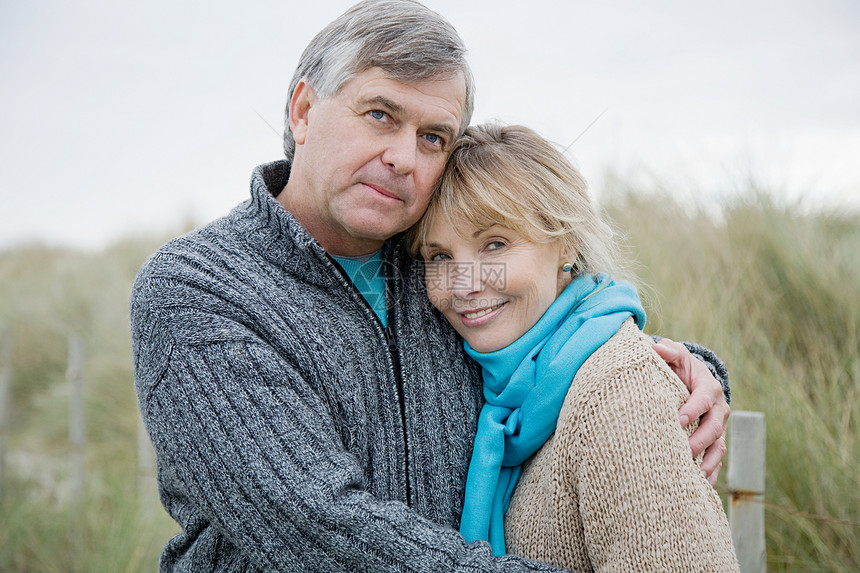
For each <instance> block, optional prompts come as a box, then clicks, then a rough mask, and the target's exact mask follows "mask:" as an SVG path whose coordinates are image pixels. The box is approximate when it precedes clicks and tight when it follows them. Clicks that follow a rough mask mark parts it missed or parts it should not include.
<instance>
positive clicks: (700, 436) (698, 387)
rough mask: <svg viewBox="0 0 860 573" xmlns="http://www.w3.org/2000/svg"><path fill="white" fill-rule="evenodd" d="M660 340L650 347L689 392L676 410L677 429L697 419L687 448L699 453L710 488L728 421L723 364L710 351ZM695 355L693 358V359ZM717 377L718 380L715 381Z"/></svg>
mask: <svg viewBox="0 0 860 573" xmlns="http://www.w3.org/2000/svg"><path fill="white" fill-rule="evenodd" d="M688 344H690V343H684V344H681V343H678V342H674V341H672V340H669V339H668V338H662V339H660V341H659V342H657V343H656V344H655V345H654V350H656V351H657V354H659V355H660V356H661V357H662V358H663V360H665V361H666V362H667V363H668V364H669V366H670V367H671V368H672V370H674V371H675V374H677V375H678V377H679V378H680V379H681V381H683V382H684V384H685V385H686V386H687V389H689V390H690V393H691V394H690V399H689V400H687V402H686V403H685V404H684V405H683V406H682V407H681V409H680V410H679V411H678V416H679V418H680V422H681V426H686V425H687V424H689V423H690V421H691V420H695V419H697V418H699V417H701V419H700V420H699V428H698V429H697V430H696V431H695V432H694V433H693V435H692V436H690V440H689V441H690V449H691V450H692V452H693V456H694V457H695V456H698V455H699V453H701V452H702V451H704V452H705V457H704V459H703V460H702V465H701V470H702V473H704V474H705V475H706V476H707V477H708V482H710V484H711V485H714V484H716V483H717V477H718V476H719V474H720V468H722V465H723V462H722V460H723V457H725V455H726V441H725V438H724V436H725V433H726V423H727V422H728V419H729V413H730V412H731V410H730V408H729V402H728V401H729V399H730V396H731V393H730V389H729V377H728V376H729V375H728V371H727V370H726V367H725V364H723V362H722V360H720V359H719V358H718V357H717V356H716V355H715V354H714V353H713V352H711V351H710V350H708V349H706V348H704V347H701V346H699V345H693V344H691V345H690V346H692V348H693V350H695V351H696V354H693V353H691V351H690V348H689V347H688V346H687V345H688ZM694 356H696V358H694ZM717 376H719V377H720V380H717Z"/></svg>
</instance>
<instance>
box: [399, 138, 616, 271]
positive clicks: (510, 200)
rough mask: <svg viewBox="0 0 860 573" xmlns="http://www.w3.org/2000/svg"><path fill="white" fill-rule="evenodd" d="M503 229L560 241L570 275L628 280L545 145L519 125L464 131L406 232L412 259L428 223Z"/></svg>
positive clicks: (581, 195) (581, 186)
mask: <svg viewBox="0 0 860 573" xmlns="http://www.w3.org/2000/svg"><path fill="white" fill-rule="evenodd" d="M438 217H444V218H445V219H446V220H447V222H448V223H450V224H451V225H452V226H453V227H454V228H456V226H457V225H458V224H459V222H460V221H463V220H465V221H466V222H468V223H470V224H471V225H473V226H475V227H476V228H478V229H486V228H489V227H491V226H493V225H502V226H504V227H508V228H509V229H513V230H515V231H517V232H518V233H520V234H521V235H523V236H524V237H526V238H527V239H529V240H530V241H534V242H551V241H555V240H557V241H559V242H560V243H561V245H562V252H563V253H564V254H565V256H566V257H569V262H570V263H571V264H573V271H572V274H573V275H574V276H578V275H580V274H583V273H588V274H597V273H607V274H610V275H612V276H613V277H618V275H619V273H623V274H627V272H626V269H622V268H620V259H619V257H618V248H617V245H616V241H615V237H614V233H613V231H612V229H611V228H610V227H609V225H607V224H606V223H605V222H604V221H603V220H601V218H600V215H599V214H598V212H597V210H596V209H595V208H594V206H593V205H592V204H591V201H590V199H589V197H588V192H587V185H586V183H585V179H583V177H582V175H581V174H580V173H579V171H578V170H577V169H576V168H575V167H574V166H573V165H572V164H571V163H570V161H568V160H567V158H565V156H564V154H563V153H562V152H561V151H560V150H559V149H558V148H556V147H555V146H554V145H553V144H552V143H550V142H549V141H547V140H546V139H544V138H543V137H541V136H540V135H538V134H537V133H535V132H534V131H533V130H531V129H529V128H527V127H523V126H519V125H511V126H503V125H497V124H484V125H479V126H473V127H469V128H468V129H467V130H466V132H465V133H464V135H463V136H462V137H461V138H460V140H459V141H458V143H457V145H456V146H455V148H454V151H453V152H452V154H451V157H450V159H449V160H448V163H447V166H446V168H445V171H444V173H443V174H442V177H441V178H440V180H439V183H438V186H437V189H436V192H435V193H434V194H433V197H432V199H431V200H430V205H429V206H428V208H427V211H426V213H425V214H424V216H423V217H422V219H421V220H420V221H419V222H418V223H417V224H416V225H415V226H414V227H413V228H412V229H411V230H410V231H409V234H408V237H407V246H408V248H409V250H410V252H411V253H412V254H413V255H417V253H418V251H419V249H420V248H421V245H422V244H423V243H424V242H425V240H426V235H427V232H428V230H429V229H430V227H431V226H432V225H433V222H434V221H435V220H436V219H437V218H438Z"/></svg>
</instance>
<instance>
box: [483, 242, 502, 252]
mask: <svg viewBox="0 0 860 573" xmlns="http://www.w3.org/2000/svg"><path fill="white" fill-rule="evenodd" d="M504 246H505V242H504V241H490V242H489V243H487V249H488V250H490V251H495V250H496V249H501V248H502V247H504Z"/></svg>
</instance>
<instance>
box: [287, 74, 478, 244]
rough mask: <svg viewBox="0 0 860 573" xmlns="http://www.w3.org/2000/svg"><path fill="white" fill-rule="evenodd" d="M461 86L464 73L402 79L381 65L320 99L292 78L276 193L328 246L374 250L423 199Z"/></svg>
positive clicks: (445, 150) (452, 129)
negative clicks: (288, 165)
mask: <svg viewBox="0 0 860 573" xmlns="http://www.w3.org/2000/svg"><path fill="white" fill-rule="evenodd" d="M465 93H466V88H465V81H464V79H463V77H462V75H457V76H456V77H454V78H451V79H446V80H423V81H418V82H410V83H403V82H400V81H397V80H393V79H390V78H387V77H385V75H384V74H383V72H382V70H380V69H379V68H371V69H369V70H367V71H365V72H363V73H361V74H359V75H358V76H356V77H355V78H353V79H352V80H350V81H349V82H347V83H346V84H344V85H343V86H342V87H341V89H340V91H339V92H338V93H337V94H335V95H334V96H331V97H328V98H325V99H320V98H319V97H317V96H316V94H315V93H314V92H313V90H312V89H310V87H309V86H308V85H307V84H302V83H300V84H299V87H298V88H297V89H296V94H295V95H294V97H293V100H292V102H291V113H290V125H291V128H292V129H293V135H294V137H295V139H296V153H295V160H294V162H293V166H292V171H291V175H290V182H289V184H288V185H287V187H286V189H285V190H284V192H283V193H282V194H281V196H280V197H279V200H280V201H281V202H282V203H283V204H284V205H285V206H286V207H287V209H288V210H290V211H291V212H292V213H293V214H294V215H295V216H296V217H297V218H298V219H299V221H300V222H301V223H302V224H303V225H304V226H305V228H307V229H308V231H309V232H310V233H311V235H313V236H314V238H316V239H317V240H318V241H319V242H320V244H322V246H323V247H324V248H325V249H326V250H327V251H328V252H330V253H332V254H335V255H345V256H355V255H361V254H367V253H370V252H373V251H375V250H378V249H379V248H380V247H381V246H382V243H383V241H385V240H386V239H388V238H389V237H391V236H393V235H395V234H397V233H398V232H400V231H403V230H405V229H407V228H409V227H410V226H412V225H413V224H414V223H415V222H417V221H418V219H419V218H420V217H421V215H422V214H423V213H424V210H425V209H426V208H427V203H428V202H429V200H430V196H431V194H432V192H433V188H434V186H435V183H436V180H437V179H438V178H439V176H440V175H441V174H442V170H443V168H444V167H445V161H446V160H447V159H448V155H449V154H450V150H451V146H452V145H453V143H454V140H455V139H456V137H457V133H458V131H459V128H460V120H461V118H462V115H463V102H464V101H465V97H466V96H465ZM294 113H295V114H296V115H295V116H294V115H293V114H294ZM294 177H295V181H294Z"/></svg>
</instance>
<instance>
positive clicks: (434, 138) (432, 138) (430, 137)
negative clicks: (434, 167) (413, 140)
mask: <svg viewBox="0 0 860 573" xmlns="http://www.w3.org/2000/svg"><path fill="white" fill-rule="evenodd" d="M424 139H426V140H427V141H428V142H429V143H432V144H433V145H442V138H441V137H439V136H438V135H436V134H435V133H428V134H427V135H425V136H424Z"/></svg>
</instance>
